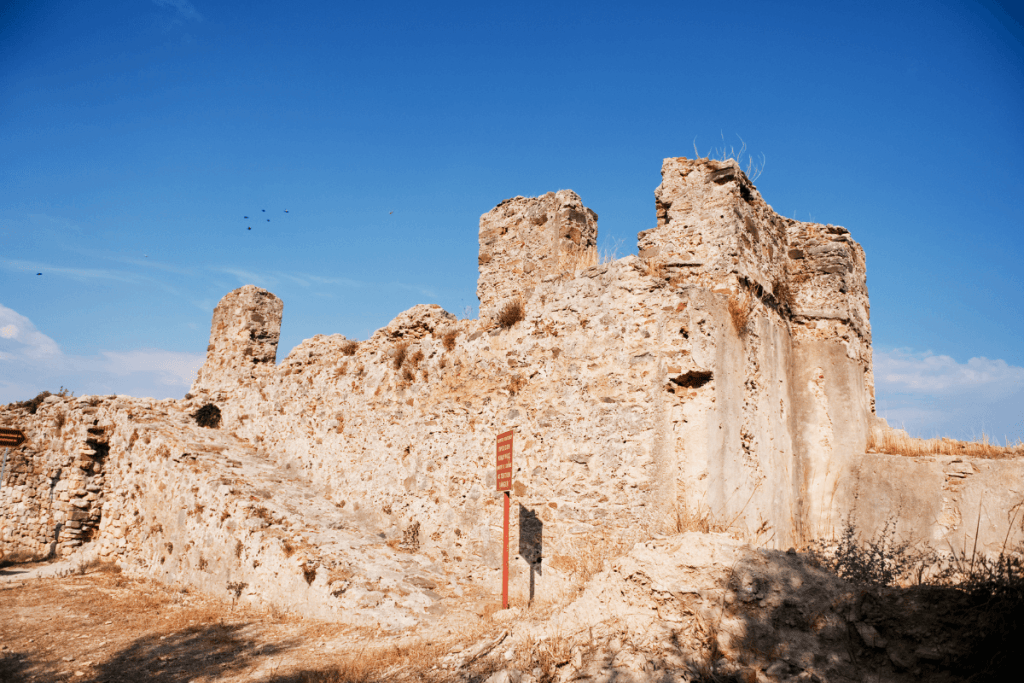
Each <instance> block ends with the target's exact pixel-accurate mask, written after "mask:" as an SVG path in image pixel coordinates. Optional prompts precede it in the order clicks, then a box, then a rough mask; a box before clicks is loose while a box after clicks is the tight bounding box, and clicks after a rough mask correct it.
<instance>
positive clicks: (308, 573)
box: [302, 562, 316, 586]
mask: <svg viewBox="0 0 1024 683" xmlns="http://www.w3.org/2000/svg"><path fill="white" fill-rule="evenodd" d="M302 578H304V579H305V580H306V585H307V586H311V585H313V582H314V581H316V565H315V564H312V563H310V562H306V563H304V564H303V565H302Z"/></svg>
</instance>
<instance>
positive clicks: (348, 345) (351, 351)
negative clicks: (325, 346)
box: [341, 339, 359, 356]
mask: <svg viewBox="0 0 1024 683" xmlns="http://www.w3.org/2000/svg"><path fill="white" fill-rule="evenodd" d="M357 349H359V342H357V341H355V340H354V339H346V340H345V341H343V342H342V343H341V352H342V353H343V354H344V355H346V356H354V355H356V350H357Z"/></svg>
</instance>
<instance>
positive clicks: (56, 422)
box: [53, 410, 68, 432]
mask: <svg viewBox="0 0 1024 683" xmlns="http://www.w3.org/2000/svg"><path fill="white" fill-rule="evenodd" d="M67 419H68V416H67V415H66V414H65V413H64V411H63V410H62V411H60V412H58V413H57V414H56V415H54V416H53V426H54V427H55V428H56V429H57V431H58V432H59V431H61V430H62V429H64V425H65V423H67Z"/></svg>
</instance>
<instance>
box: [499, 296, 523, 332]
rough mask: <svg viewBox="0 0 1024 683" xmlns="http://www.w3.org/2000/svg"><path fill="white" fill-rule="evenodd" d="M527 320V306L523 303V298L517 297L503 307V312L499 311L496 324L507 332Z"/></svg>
mask: <svg viewBox="0 0 1024 683" xmlns="http://www.w3.org/2000/svg"><path fill="white" fill-rule="evenodd" d="M525 318H526V305H525V304H524V303H523V299H522V297H519V296H517V297H516V298H514V299H512V300H511V301H509V302H508V303H506V304H505V305H504V306H502V307H501V310H500V311H498V315H497V317H496V318H495V319H494V322H495V323H497V325H498V327H500V328H501V329H503V330H507V329H510V328H511V327H512V326H513V325H515V324H516V323H517V322H520V321H521V320H523V319H525Z"/></svg>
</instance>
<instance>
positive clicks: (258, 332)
mask: <svg viewBox="0 0 1024 683" xmlns="http://www.w3.org/2000/svg"><path fill="white" fill-rule="evenodd" d="M283 311H284V302H282V301H281V300H280V299H278V298H277V297H276V296H274V295H273V294H271V293H270V292H268V291H267V290H265V289H260V288H259V287H256V286H255V285H245V286H244V287H240V288H238V289H236V290H234V291H232V292H229V293H228V294H227V295H225V296H224V298H223V299H221V300H220V303H219V304H217V307H216V308H215V309H213V323H212V325H211V327H210V345H209V346H208V347H206V362H205V363H203V367H202V368H200V369H199V375H198V377H197V378H196V381H195V382H194V383H193V384H192V393H193V394H197V393H202V392H206V393H213V392H231V391H233V390H236V389H237V388H238V387H239V386H240V385H248V384H250V383H251V382H252V380H255V379H257V378H259V377H261V376H263V375H267V374H270V373H272V372H273V371H274V363H275V362H276V361H277V342H278V340H279V339H280V338H281V314H282V312H283Z"/></svg>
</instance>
